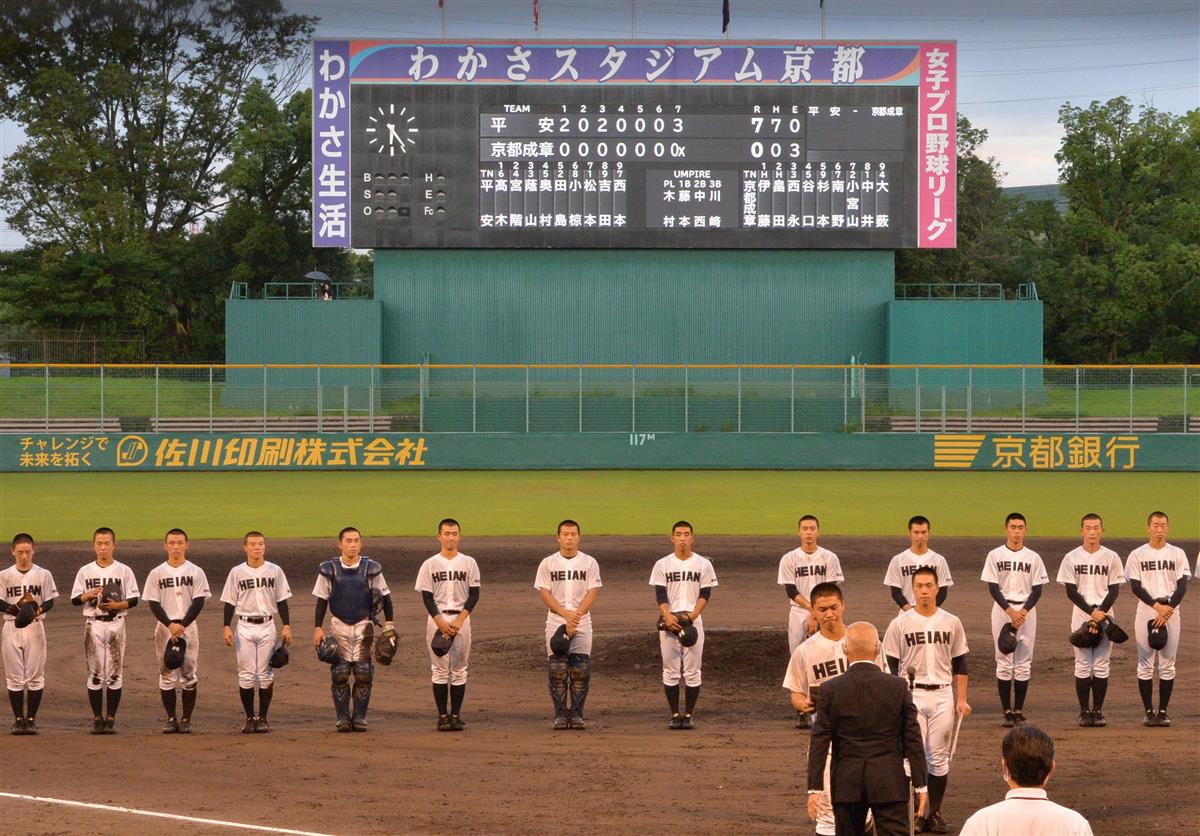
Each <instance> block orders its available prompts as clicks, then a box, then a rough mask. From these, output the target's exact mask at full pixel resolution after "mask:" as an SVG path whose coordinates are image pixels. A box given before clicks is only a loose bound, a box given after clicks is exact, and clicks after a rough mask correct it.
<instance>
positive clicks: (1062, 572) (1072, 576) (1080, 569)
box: [1058, 546, 1125, 607]
mask: <svg viewBox="0 0 1200 836" xmlns="http://www.w3.org/2000/svg"><path fill="white" fill-rule="evenodd" d="M1058 582H1059V583H1061V584H1063V585H1066V584H1069V583H1073V584H1075V588H1076V589H1077V590H1079V594H1080V595H1081V596H1083V600H1085V601H1087V602H1088V603H1089V604H1091V605H1092V606H1093V607H1098V606H1099V605H1100V603H1101V602H1102V601H1104V599H1105V597H1106V596H1107V595H1108V588H1109V586H1111V585H1112V584H1115V583H1124V582H1125V573H1124V572H1123V571H1122V570H1121V558H1120V556H1118V555H1117V553H1116V552H1115V551H1113V550H1112V549H1109V548H1106V547H1104V546H1101V547H1100V548H1099V549H1097V550H1096V551H1095V552H1094V553H1091V552H1088V551H1086V550H1085V549H1084V548H1083V546H1077V547H1075V548H1074V549H1072V550H1071V551H1069V552H1067V556H1066V557H1064V558H1063V562H1062V565H1061V566H1059V567H1058Z"/></svg>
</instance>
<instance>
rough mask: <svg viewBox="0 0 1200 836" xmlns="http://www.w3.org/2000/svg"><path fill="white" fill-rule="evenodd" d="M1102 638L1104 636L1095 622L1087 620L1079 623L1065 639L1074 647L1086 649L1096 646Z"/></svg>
mask: <svg viewBox="0 0 1200 836" xmlns="http://www.w3.org/2000/svg"><path fill="white" fill-rule="evenodd" d="M1103 638H1104V636H1103V634H1101V632H1100V628H1099V627H1098V626H1097V625H1096V622H1094V621H1091V620H1088V621H1085V622H1083V623H1082V624H1080V625H1079V627H1078V628H1077V629H1076V630H1075V632H1073V633H1072V634H1071V635H1070V637H1069V638H1068V639H1067V640H1068V641H1069V642H1071V644H1073V645H1074V646H1075V647H1078V648H1079V649H1081V650H1087V649H1088V648H1092V647H1096V646H1097V645H1098V644H1100V641H1101V639H1103Z"/></svg>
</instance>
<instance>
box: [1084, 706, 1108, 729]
mask: <svg viewBox="0 0 1200 836" xmlns="http://www.w3.org/2000/svg"><path fill="white" fill-rule="evenodd" d="M1089 725H1092V726H1098V727H1103V726H1107V725H1108V721H1107V720H1105V719H1104V713H1103V712H1102V711H1100V709H1098V708H1094V709H1092V722H1091V723H1089Z"/></svg>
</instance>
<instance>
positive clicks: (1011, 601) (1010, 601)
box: [1008, 598, 1025, 604]
mask: <svg viewBox="0 0 1200 836" xmlns="http://www.w3.org/2000/svg"><path fill="white" fill-rule="evenodd" d="M1008 603H1010V604H1024V603H1025V602H1024V601H1014V600H1013V599H1012V598H1009V599H1008Z"/></svg>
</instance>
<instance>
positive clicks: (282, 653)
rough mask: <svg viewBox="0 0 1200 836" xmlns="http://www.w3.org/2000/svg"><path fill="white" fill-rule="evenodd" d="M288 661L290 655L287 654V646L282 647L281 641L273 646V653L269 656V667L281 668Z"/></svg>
mask: <svg viewBox="0 0 1200 836" xmlns="http://www.w3.org/2000/svg"><path fill="white" fill-rule="evenodd" d="M289 661H291V654H290V653H288V649H287V646H286V645H284V643H283V640H282V639H281V640H280V641H279V643H278V644H276V645H275V652H274V653H272V654H271V667H273V668H282V667H283V666H284V665H286V664H287V663H288V662H289Z"/></svg>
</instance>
